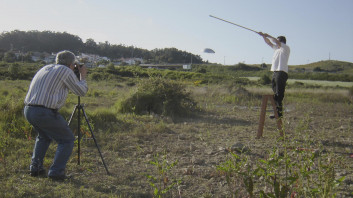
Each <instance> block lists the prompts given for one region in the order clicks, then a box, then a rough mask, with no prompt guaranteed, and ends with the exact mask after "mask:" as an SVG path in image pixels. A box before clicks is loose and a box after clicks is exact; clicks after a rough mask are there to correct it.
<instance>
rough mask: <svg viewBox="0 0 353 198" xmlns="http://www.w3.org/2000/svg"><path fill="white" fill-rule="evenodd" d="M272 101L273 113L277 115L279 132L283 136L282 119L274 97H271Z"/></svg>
mask: <svg viewBox="0 0 353 198" xmlns="http://www.w3.org/2000/svg"><path fill="white" fill-rule="evenodd" d="M270 101H271V104H272V107H273V111H274V113H275V117H276V119H277V128H278V130H279V133H280V135H281V136H283V125H282V118H280V117H279V116H278V112H277V107H276V103H275V100H274V98H273V96H271V97H270Z"/></svg>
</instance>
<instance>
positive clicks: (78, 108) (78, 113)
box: [69, 96, 110, 175]
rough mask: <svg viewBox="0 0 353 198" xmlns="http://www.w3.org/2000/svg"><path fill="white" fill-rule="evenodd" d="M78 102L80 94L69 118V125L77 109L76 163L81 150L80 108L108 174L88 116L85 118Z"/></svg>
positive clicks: (78, 161) (78, 162)
mask: <svg viewBox="0 0 353 198" xmlns="http://www.w3.org/2000/svg"><path fill="white" fill-rule="evenodd" d="M80 102H81V98H80V96H78V102H77V105H76V106H75V109H74V110H73V111H72V114H71V116H70V120H69V125H70V123H71V121H72V118H73V117H74V114H75V112H76V110H78V112H77V134H78V143H77V144H78V145H77V150H78V151H77V154H78V158H77V164H78V165H80V151H81V150H80V149H81V148H80V141H81V132H80V129H81V110H82V112H83V115H84V117H85V119H86V123H87V125H88V128H89V130H90V132H91V135H92V138H93V140H94V143H95V144H96V147H97V149H98V152H99V155H100V157H101V159H102V162H103V165H104V168H105V170H106V171H107V174H108V175H109V174H110V173H109V171H108V168H107V166H106V164H105V162H104V159H103V155H102V153H101V151H100V149H99V146H98V143H97V140H96V138H95V137H94V134H93V131H92V127H91V125H90V123H89V121H88V118H87V115H86V112H85V109H84V108H83V105H81V103H80Z"/></svg>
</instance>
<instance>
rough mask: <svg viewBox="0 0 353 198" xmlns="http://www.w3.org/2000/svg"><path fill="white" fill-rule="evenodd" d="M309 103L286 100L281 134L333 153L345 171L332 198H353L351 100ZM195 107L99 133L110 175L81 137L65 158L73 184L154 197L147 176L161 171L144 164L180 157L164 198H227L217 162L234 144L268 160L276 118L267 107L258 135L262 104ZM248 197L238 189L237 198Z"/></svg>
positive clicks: (202, 102)
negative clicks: (74, 153)
mask: <svg viewBox="0 0 353 198" xmlns="http://www.w3.org/2000/svg"><path fill="white" fill-rule="evenodd" d="M199 94H200V95H201V94H202V93H201V92H200V93H199ZM200 95H198V96H200ZM308 101H310V100H304V101H303V100H300V101H295V100H293V99H288V100H285V109H286V112H285V118H284V119H285V120H284V127H285V131H286V134H287V135H288V138H289V139H290V141H294V140H295V141H296V142H298V145H299V146H301V143H303V142H305V141H308V140H311V141H313V142H315V144H314V146H313V147H315V146H316V145H321V146H322V147H321V148H320V149H324V150H326V151H327V152H332V153H333V154H334V155H337V156H338V157H339V158H340V159H341V160H340V161H337V170H336V177H337V178H338V177H342V176H345V180H344V182H343V183H342V184H341V186H339V191H340V193H339V194H338V196H337V197H351V196H352V194H351V193H352V192H353V157H352V156H350V155H351V154H353V135H352V124H353V118H352V115H353V108H352V104H345V103H334V102H308ZM199 105H200V106H201V107H202V109H203V111H202V112H200V113H197V114H196V115H195V116H192V117H188V118H178V119H174V120H172V119H170V118H161V117H159V116H157V115H148V116H142V117H141V116H140V117H139V116H136V117H134V118H133V119H135V123H134V124H132V125H127V124H122V126H121V131H118V132H116V133H109V134H106V133H104V132H101V131H98V132H97V139H98V143H99V144H100V147H101V150H102V152H103V156H104V158H105V160H106V163H107V167H108V169H109V172H110V173H111V175H107V174H106V172H105V169H104V167H103V165H102V164H101V161H100V158H99V156H98V153H97V151H96V147H95V146H94V144H93V141H91V140H87V141H83V146H82V162H81V165H80V166H78V165H74V164H75V162H74V161H75V160H76V159H75V158H72V160H71V161H70V165H69V170H68V172H71V173H73V174H74V176H75V177H74V179H73V180H72V182H73V183H74V184H75V185H77V186H81V187H82V186H83V187H84V188H87V189H89V188H93V189H94V190H95V191H98V192H101V193H103V194H105V193H107V194H109V195H119V196H120V197H152V196H153V188H152V187H151V185H150V184H149V183H148V181H149V180H148V178H147V176H146V175H152V176H154V177H158V176H159V175H160V173H158V170H157V168H156V166H155V165H153V164H151V163H149V162H150V161H153V160H154V159H159V161H160V162H161V163H162V162H167V163H168V164H171V163H172V162H175V161H177V164H176V165H175V166H174V167H173V168H171V169H170V170H169V171H166V175H167V176H168V184H170V183H171V182H172V181H173V180H174V179H175V180H179V181H180V183H179V184H177V185H174V186H173V188H171V189H170V190H169V191H168V193H167V194H166V196H165V197H231V194H230V193H231V192H230V189H229V187H228V185H227V181H226V178H225V176H224V175H222V174H220V172H219V171H217V166H218V165H220V164H221V163H223V162H225V161H226V160H227V159H229V156H230V155H229V150H230V149H231V147H232V146H233V145H234V144H237V143H238V144H239V143H241V144H242V145H244V146H246V148H247V149H248V150H249V152H248V153H247V154H246V155H247V156H248V157H249V159H251V161H252V162H255V161H257V160H259V159H266V158H267V157H268V155H269V151H271V149H272V148H273V147H276V144H277V142H276V138H278V137H279V133H278V131H277V129H276V122H275V120H270V119H269V118H268V115H270V114H271V113H270V111H268V112H267V116H266V120H265V127H264V133H263V134H264V135H263V137H262V138H259V139H257V138H256V133H257V130H258V123H259V114H260V103H259V102H257V103H254V104H253V105H251V104H245V105H244V104H237V103H224V102H219V103H218V102H214V101H213V102H212V101H207V99H205V100H203V99H200V101H199ZM268 109H271V107H270V106H268ZM136 123H139V124H136ZM295 141H294V142H295ZM294 144H295V143H294ZM157 155H158V157H157ZM92 160H93V161H92ZM92 162H93V163H92ZM342 167H344V168H342ZM255 182H256V181H255ZM245 195H246V193H245V192H244V190H243V191H241V192H240V195H239V197H246V196H245Z"/></svg>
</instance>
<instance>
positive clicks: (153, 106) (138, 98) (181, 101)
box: [118, 77, 196, 116]
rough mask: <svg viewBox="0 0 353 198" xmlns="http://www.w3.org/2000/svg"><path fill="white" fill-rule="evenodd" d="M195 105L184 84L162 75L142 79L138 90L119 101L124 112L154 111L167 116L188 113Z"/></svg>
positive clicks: (121, 110) (140, 112)
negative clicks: (164, 77)
mask: <svg viewBox="0 0 353 198" xmlns="http://www.w3.org/2000/svg"><path fill="white" fill-rule="evenodd" d="M195 107H196V103H195V102H194V101H193V100H192V99H191V98H190V93H188V92H186V90H185V87H184V86H183V85H182V84H180V83H177V82H176V81H171V80H167V79H163V78H161V77H151V78H149V79H144V80H141V81H140V83H139V84H138V89H137V91H136V92H135V93H133V94H132V95H131V96H130V97H128V98H126V99H125V100H123V101H120V102H119V103H118V111H120V112H123V113H128V112H129V113H136V114H146V113H149V114H150V113H152V112H153V113H155V114H159V115H167V116H182V115H186V114H188V113H190V112H191V111H193V110H194V109H195Z"/></svg>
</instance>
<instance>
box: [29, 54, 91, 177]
mask: <svg viewBox="0 0 353 198" xmlns="http://www.w3.org/2000/svg"><path fill="white" fill-rule="evenodd" d="M75 67H77V69H78V70H79V73H80V79H78V77H77V76H76V75H75V73H74V70H75ZM86 76H87V69H86V67H85V66H84V65H83V66H78V65H77V66H76V64H75V55H74V54H73V53H72V52H70V51H62V52H59V53H58V54H57V55H56V64H50V65H46V66H44V67H43V68H41V69H40V70H39V71H38V72H37V73H36V75H35V76H34V77H33V80H32V82H31V84H30V86H29V90H28V93H27V96H26V98H25V101H24V103H25V105H26V106H25V108H24V115H25V117H26V119H27V120H28V122H29V123H30V124H31V125H32V126H33V128H34V130H35V131H36V132H37V133H38V136H37V138H36V142H35V146H34V150H33V155H32V161H31V165H30V175H31V176H38V175H44V174H45V170H44V168H43V160H44V156H45V153H46V152H47V150H48V148H49V145H50V143H51V141H52V140H55V141H56V142H57V143H58V147H57V150H56V153H55V157H54V162H53V164H52V165H51V167H50V169H49V171H48V177H49V178H51V179H53V180H63V179H65V178H66V175H65V167H66V163H67V161H68V160H69V157H70V155H71V153H72V149H73V147H74V140H75V137H74V134H73V133H72V131H71V129H70V128H69V126H68V123H67V121H66V120H65V119H64V118H63V117H62V116H61V115H60V114H59V112H58V110H59V109H60V108H61V107H62V106H63V105H64V104H65V100H66V98H67V95H68V92H69V90H71V91H72V92H73V93H74V94H76V95H78V96H84V95H85V94H86V93H87V91H88V87H87V82H86Z"/></svg>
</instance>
